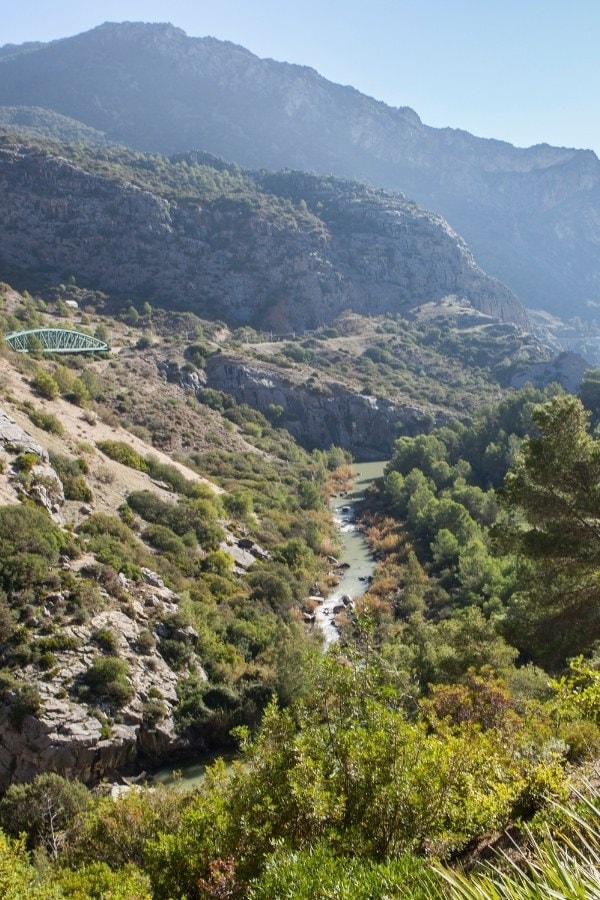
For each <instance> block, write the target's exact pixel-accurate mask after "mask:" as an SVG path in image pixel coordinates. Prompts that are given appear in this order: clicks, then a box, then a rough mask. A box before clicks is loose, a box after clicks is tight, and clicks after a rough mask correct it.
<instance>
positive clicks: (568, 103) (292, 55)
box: [0, 0, 600, 155]
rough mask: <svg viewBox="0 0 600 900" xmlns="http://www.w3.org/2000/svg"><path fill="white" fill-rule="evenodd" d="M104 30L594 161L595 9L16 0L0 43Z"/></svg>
mask: <svg viewBox="0 0 600 900" xmlns="http://www.w3.org/2000/svg"><path fill="white" fill-rule="evenodd" d="M3 5H4V4H3ZM106 21H112V22H122V21H144V22H172V24H173V25H176V26H178V27H180V28H182V29H183V30H184V31H185V32H187V34H188V35H190V36H193V37H204V36H206V35H212V36H214V37H217V38H220V39H222V40H229V41H233V42H234V43H236V44H241V45H242V46H244V47H247V48H248V49H249V50H251V51H252V52H253V53H256V54H257V55H258V56H261V57H271V58H272V59H277V60H282V61H285V62H292V63H299V64H301V65H307V66H312V67H313V68H314V69H317V71H318V72H320V73H321V75H324V76H325V77H326V78H329V79H330V80H331V81H335V82H338V83H340V84H350V85H352V86H353V87H355V88H357V89H358V90H360V91H362V92H363V93H365V94H369V95H370V96H372V97H375V98H376V99H378V100H383V101H384V102H385V103H388V104H389V105H391V106H410V107H412V108H413V109H414V110H416V112H417V113H418V114H419V116H420V117H421V119H422V120H423V121H424V122H425V123H426V124H427V125H434V126H438V127H443V126H451V127H453V128H464V129H465V130H467V131H470V132H472V133H473V134H476V135H479V136H481V137H494V138H499V139H501V140H506V141H510V143H513V144H516V145H517V146H520V147H526V146H530V145H532V144H539V143H549V144H553V145H556V146H567V147H578V148H586V149H593V150H595V151H596V152H597V153H598V155H600V115H599V112H600V100H599V99H598V98H599V93H598V88H599V86H600V50H599V47H600V0H570V2H569V0H210V2H207V0H168V2H167V0H118V2H115V0H106V2H103V0H19V2H16V3H10V4H9V3H6V5H5V8H4V9H3V10H2V15H1V16H0V45H2V44H8V43H14V44H20V43H23V42H25V41H49V40H55V39H58V38H61V37H68V36H70V35H73V34H78V33H80V32H82V31H87V30H89V29H90V28H93V27H94V26H96V25H100V24H101V23H102V22H106Z"/></svg>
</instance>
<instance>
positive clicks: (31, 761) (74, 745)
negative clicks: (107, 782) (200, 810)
mask: <svg viewBox="0 0 600 900" xmlns="http://www.w3.org/2000/svg"><path fill="white" fill-rule="evenodd" d="M122 580H123V581H124V582H125V584H127V580H126V579H122ZM129 588H130V589H131V590H134V591H135V597H133V596H132V598H131V604H132V610H133V613H134V618H132V617H131V615H125V614H124V613H123V612H121V611H120V610H118V609H108V610H103V611H102V612H99V613H97V614H96V615H95V616H93V618H91V619H90V620H89V622H87V623H86V624H85V625H70V626H66V627H64V628H62V629H61V639H60V646H63V647H65V646H66V645H70V646H68V648H67V649H62V650H57V651H56V653H55V657H56V659H55V662H54V665H53V669H52V677H51V678H48V677H45V678H44V677H42V676H41V675H40V671H39V669H38V668H36V667H33V666H29V667H27V668H26V669H24V670H23V678H24V679H25V681H26V682H27V683H28V684H29V685H30V687H33V688H35V689H36V690H37V691H38V693H39V697H40V708H39V711H38V712H36V713H35V715H33V714H27V715H25V716H24V717H22V718H19V719H16V718H15V714H14V710H15V703H17V702H18V694H17V693H15V692H14V691H13V692H11V691H10V690H8V691H5V694H4V702H3V704H2V706H0V791H2V790H5V789H6V788H7V787H8V785H9V784H11V783H19V782H23V781H28V780H30V779H31V778H33V777H34V776H35V775H38V774H40V773H41V772H58V773H59V774H60V775H63V776H65V777H67V778H76V779H78V780H80V781H83V782H85V783H86V784H90V785H92V784H96V783H97V782H98V781H100V780H101V779H103V778H108V779H111V778H114V777H115V775H116V774H117V773H119V772H122V771H123V770H126V769H127V768H128V767H131V766H133V765H134V764H135V765H137V766H138V767H139V765H140V764H146V765H148V764H150V765H152V764H154V765H155V764H157V763H159V762H160V761H162V760H164V759H165V758H167V757H170V756H173V755H176V754H177V753H178V752H182V751H185V750H186V749H187V750H188V751H189V749H190V748H189V742H188V741H187V740H186V739H184V738H182V737H181V736H180V735H178V734H177V732H176V729H175V723H174V720H173V711H174V708H175V705H176V703H177V693H176V684H177V680H178V675H177V673H175V672H174V671H173V670H172V669H171V668H170V667H169V666H168V664H167V663H166V662H165V660H164V659H163V658H162V656H161V655H160V653H158V652H157V650H156V649H150V647H149V646H148V645H147V644H146V645H145V647H144V649H143V650H141V649H140V637H141V634H142V632H143V631H146V632H150V631H151V630H153V631H154V633H155V639H156V640H157V641H158V642H160V631H161V620H162V618H164V616H165V615H168V614H172V613H174V612H176V611H177V601H178V597H177V595H176V594H173V592H172V591H169V590H167V589H166V588H164V587H163V588H161V587H158V588H157V587H156V586H151V585H148V584H147V583H146V584H145V585H141V586H137V587H136V588H135V589H134V588H133V586H132V585H129ZM48 603H49V605H48V609H47V613H48V616H51V615H52V614H53V613H54V612H55V611H56V608H57V604H58V605H60V604H61V603H63V599H62V598H61V596H55V597H54V599H53V600H51V601H50V600H49V601H48ZM164 627H165V628H166V627H167V626H164ZM103 633H104V634H107V633H110V634H111V635H112V638H113V640H114V646H113V647H112V650H111V653H112V654H113V655H116V656H118V657H119V659H121V660H124V661H125V662H126V663H127V666H128V669H129V676H128V677H129V682H130V685H131V689H132V695H131V699H130V700H129V701H128V702H127V704H126V705H125V706H124V707H123V708H121V709H119V710H117V711H115V709H114V708H113V707H111V705H110V704H107V703H106V702H105V701H102V699H96V700H90V699H89V698H88V699H87V700H86V699H84V695H83V694H82V692H81V685H82V676H83V675H84V673H85V672H86V671H87V670H88V669H89V667H90V666H91V665H92V663H93V661H94V659H96V658H98V657H99V656H102V655H103V652H102V650H101V649H100V647H99V645H98V639H97V637H96V636H97V635H98V634H103ZM166 633H167V636H168V637H171V638H173V639H174V640H189V639H192V636H190V634H188V633H186V634H180V635H178V634H176V633H174V632H173V631H172V629H168V628H167V632H166ZM197 674H199V675H200V676H203V674H204V673H203V672H202V670H201V669H199V670H198V672H197ZM204 677H205V676H204Z"/></svg>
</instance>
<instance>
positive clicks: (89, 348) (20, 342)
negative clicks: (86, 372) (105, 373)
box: [5, 328, 110, 353]
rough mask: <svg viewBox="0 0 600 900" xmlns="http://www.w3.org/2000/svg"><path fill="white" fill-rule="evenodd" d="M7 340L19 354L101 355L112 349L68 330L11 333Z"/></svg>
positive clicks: (93, 338) (47, 329)
mask: <svg viewBox="0 0 600 900" xmlns="http://www.w3.org/2000/svg"><path fill="white" fill-rule="evenodd" d="M5 339H6V343H7V344H8V346H9V347H11V349H13V350H16V351H17V352H18V353H29V352H31V351H32V350H41V351H42V352H43V353H100V352H102V351H106V350H109V349H110V348H109V346H108V344H107V343H106V342H105V341H101V340H99V338H95V337H92V336H91V335H90V334H84V333H83V332H81V331H70V330H69V329H68V328H30V329H29V330H28V331H11V333H10V334H7V335H5Z"/></svg>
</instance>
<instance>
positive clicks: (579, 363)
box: [511, 353, 590, 394]
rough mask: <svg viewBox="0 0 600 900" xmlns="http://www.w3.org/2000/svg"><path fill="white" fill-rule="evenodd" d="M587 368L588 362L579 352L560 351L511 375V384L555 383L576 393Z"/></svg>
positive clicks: (545, 384) (522, 385) (540, 384)
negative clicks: (546, 360)
mask: <svg viewBox="0 0 600 900" xmlns="http://www.w3.org/2000/svg"><path fill="white" fill-rule="evenodd" d="M589 368H590V364H589V363H588V362H587V361H586V360H585V359H584V358H583V356H581V355H580V354H579V353H561V354H559V355H558V356H557V357H555V358H554V359H551V360H548V362H539V363H535V364H534V365H532V366H529V368H527V369H526V370H525V371H523V372H518V373H517V374H516V375H514V376H513V378H512V381H511V385H512V387H516V388H522V387H524V386H525V385H526V384H532V385H533V386H534V387H537V388H545V387H546V386H547V385H549V384H552V383H556V384H560V385H562V386H563V388H564V389H565V391H568V392H569V393H570V394H576V393H577V391H578V390H579V388H580V387H581V382H582V381H583V376H584V375H585V373H586V371H587V370H588V369H589Z"/></svg>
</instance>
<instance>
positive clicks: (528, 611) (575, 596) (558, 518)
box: [500, 396, 600, 667]
mask: <svg viewBox="0 0 600 900" xmlns="http://www.w3.org/2000/svg"><path fill="white" fill-rule="evenodd" d="M588 417H589V414H588V413H587V412H586V411H585V410H584V408H583V406H582V404H581V402H580V401H579V400H578V399H576V398H575V397H571V396H558V397H555V398H553V399H552V400H550V401H549V402H548V403H545V404H543V405H542V406H539V407H538V408H537V409H536V410H535V412H534V414H533V422H534V425H535V426H536V427H537V429H538V430H539V434H538V435H537V436H535V437H531V438H529V439H528V440H526V441H525V442H524V444H523V448H522V451H521V453H520V455H519V456H518V458H517V461H516V463H515V465H514V467H513V469H512V470H511V471H510V472H509V473H508V475H507V476H506V480H505V484H504V488H503V491H502V497H503V500H504V503H505V504H506V505H507V507H508V509H509V511H511V512H512V518H511V521H510V524H509V525H508V526H506V527H505V528H503V530H502V531H501V532H500V537H501V539H502V541H503V542H504V543H505V545H508V546H509V547H510V548H511V549H513V550H516V551H517V552H518V553H519V554H520V555H521V557H522V558H523V559H524V560H526V561H527V562H528V563H529V569H528V573H529V577H528V579H527V582H526V584H527V590H526V592H525V593H523V594H520V595H518V596H517V597H516V598H515V600H514V602H513V604H512V608H511V611H510V612H511V619H512V626H513V627H512V631H513V640H514V641H515V643H516V644H517V645H518V646H519V647H521V649H523V650H528V651H530V652H532V653H533V655H534V656H535V657H537V658H538V659H540V660H542V661H543V662H545V663H546V664H547V665H550V666H553V667H557V666H560V665H561V664H562V663H563V662H564V660H565V659H566V658H568V657H569V656H574V655H576V654H578V653H580V652H586V650H589V649H590V648H591V647H592V645H593V644H594V642H595V641H596V640H598V638H599V637H600V618H599V617H598V604H599V602H600V584H599V583H598V577H597V572H598V569H599V568H600V441H599V440H594V439H593V438H592V437H591V436H590V434H589V431H588Z"/></svg>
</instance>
